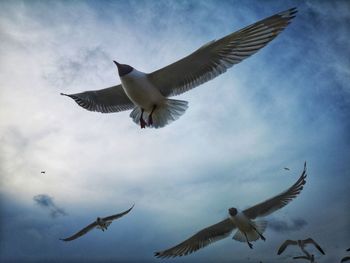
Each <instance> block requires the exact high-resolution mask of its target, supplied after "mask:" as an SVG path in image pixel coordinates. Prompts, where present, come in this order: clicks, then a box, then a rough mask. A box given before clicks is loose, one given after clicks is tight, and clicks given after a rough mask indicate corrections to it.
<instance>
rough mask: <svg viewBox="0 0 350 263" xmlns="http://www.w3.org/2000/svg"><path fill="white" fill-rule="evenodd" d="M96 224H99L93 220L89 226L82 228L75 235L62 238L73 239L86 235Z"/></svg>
mask: <svg viewBox="0 0 350 263" xmlns="http://www.w3.org/2000/svg"><path fill="white" fill-rule="evenodd" d="M96 226H97V224H96V222H93V223H91V224H90V225H88V226H87V227H85V228H83V229H82V230H80V231H79V232H77V233H75V234H74V235H72V236H70V237H67V238H64V239H62V238H60V240H62V241H71V240H74V239H77V238H78V237H81V236H83V235H85V234H86V233H87V232H89V231H90V230H92V229H94V228H95V227H96Z"/></svg>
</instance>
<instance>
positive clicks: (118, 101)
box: [61, 85, 134, 113]
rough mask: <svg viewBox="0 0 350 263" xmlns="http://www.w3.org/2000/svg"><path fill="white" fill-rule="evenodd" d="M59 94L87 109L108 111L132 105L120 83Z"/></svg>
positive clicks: (121, 109) (131, 106) (128, 107)
mask: <svg viewBox="0 0 350 263" xmlns="http://www.w3.org/2000/svg"><path fill="white" fill-rule="evenodd" d="M61 95H64V96H68V97H70V98H72V99H73V100H75V102H76V103H77V104H78V105H79V106H81V107H83V108H84V109H87V110H89V111H98V112H102V113H110V112H118V111H124V110H130V109H132V108H133V107H134V104H133V103H132V102H131V100H130V99H129V98H128V96H127V95H126V94H125V92H124V90H123V87H122V86H121V85H117V86H113V87H110V88H106V89H101V90H91V91H85V92H82V93H76V94H64V93H61Z"/></svg>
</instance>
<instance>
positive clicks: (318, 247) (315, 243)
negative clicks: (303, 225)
mask: <svg viewBox="0 0 350 263" xmlns="http://www.w3.org/2000/svg"><path fill="white" fill-rule="evenodd" d="M304 243H305V244H313V245H314V246H315V247H316V248H317V249H318V250H319V251H320V252H321V253H322V254H323V255H325V253H324V251H323V249H322V248H321V246H320V245H319V244H317V242H316V241H315V240H313V239H312V238H308V239H306V240H304Z"/></svg>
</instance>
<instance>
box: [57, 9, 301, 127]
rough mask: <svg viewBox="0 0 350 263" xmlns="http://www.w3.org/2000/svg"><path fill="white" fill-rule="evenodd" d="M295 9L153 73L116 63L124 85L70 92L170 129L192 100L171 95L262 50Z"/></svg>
mask: <svg viewBox="0 0 350 263" xmlns="http://www.w3.org/2000/svg"><path fill="white" fill-rule="evenodd" d="M296 12H297V10H296V8H291V9H288V10H286V11H283V12H280V13H278V14H276V15H273V16H270V17H268V18H265V19H263V20H261V21H259V22H256V23H254V24H252V25H250V26H247V27H245V28H243V29H241V30H239V31H237V32H234V33H231V34H229V35H227V36H225V37H223V38H221V39H219V40H213V41H210V42H209V43H207V44H205V45H203V46H202V47H200V48H199V49H198V50H196V51H194V52H193V53H192V54H190V55H189V56H187V57H184V58H182V59H180V60H179V61H176V62H175V63H172V64H170V65H168V66H166V67H164V68H161V69H159V70H156V71H154V72H152V73H143V72H141V71H138V70H136V69H135V68H133V67H131V66H129V65H126V64H120V63H118V62H116V61H114V63H115V64H116V66H117V67H118V73H119V77H120V80H121V84H119V85H117V86H113V87H110V88H106V89H101V90H92V91H85V92H82V93H76V94H64V93H61V95H65V96H68V97H70V98H72V99H74V100H75V102H76V103H77V104H79V105H80V106H81V107H83V108H85V109H87V110H89V111H97V112H102V113H110V112H119V111H124V110H131V109H132V112H131V113H130V117H131V118H132V119H133V121H134V122H135V123H136V124H139V125H140V126H141V128H145V127H154V128H160V127H164V126H165V125H167V124H168V123H170V122H172V121H174V120H176V119H178V118H179V117H180V116H181V115H182V114H184V112H185V111H186V109H187V107H188V106H187V101H183V100H173V99H168V97H171V96H175V95H179V94H181V93H184V92H186V91H188V90H190V89H193V88H195V87H197V86H199V85H201V84H203V83H205V82H207V81H209V80H211V79H213V78H215V77H217V76H218V75H220V74H222V73H224V72H226V70H227V69H228V68H230V67H232V66H233V65H235V64H238V63H239V62H241V61H242V60H244V59H246V58H247V57H249V56H251V55H253V54H254V53H256V52H257V51H258V50H259V49H261V48H263V47H264V46H265V45H267V44H268V43H269V42H270V41H271V40H273V39H274V38H275V37H276V36H277V35H278V34H279V33H281V32H282V31H283V30H284V29H285V28H286V27H287V25H288V24H289V23H290V22H291V20H292V19H293V18H294V17H295V14H296Z"/></svg>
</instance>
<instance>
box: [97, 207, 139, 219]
mask: <svg viewBox="0 0 350 263" xmlns="http://www.w3.org/2000/svg"><path fill="white" fill-rule="evenodd" d="M133 207H134V205H132V207H130V208H129V209H128V210H126V211H124V212H121V213H119V214H116V215H112V216H107V217H105V218H103V220H104V221H107V222H108V221H113V220H116V219H118V218H120V217H122V216H124V215H126V214H127V213H129V212H130V211H131V209H133Z"/></svg>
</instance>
